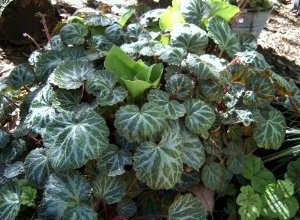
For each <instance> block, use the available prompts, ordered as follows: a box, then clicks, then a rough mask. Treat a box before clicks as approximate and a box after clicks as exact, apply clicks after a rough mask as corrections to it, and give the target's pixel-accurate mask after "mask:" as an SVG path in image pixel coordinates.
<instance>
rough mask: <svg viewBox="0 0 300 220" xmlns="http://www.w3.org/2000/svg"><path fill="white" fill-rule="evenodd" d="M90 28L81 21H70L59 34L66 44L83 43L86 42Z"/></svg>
mask: <svg viewBox="0 0 300 220" xmlns="http://www.w3.org/2000/svg"><path fill="white" fill-rule="evenodd" d="M87 34H88V29H87V28H86V27H85V26H84V25H82V24H79V23H69V24H66V25H64V26H63V27H62V29H61V30H60V33H59V36H60V38H61V40H62V41H63V42H64V43H66V44H73V45H81V44H84V41H85V38H84V37H85V36H86V35H87Z"/></svg>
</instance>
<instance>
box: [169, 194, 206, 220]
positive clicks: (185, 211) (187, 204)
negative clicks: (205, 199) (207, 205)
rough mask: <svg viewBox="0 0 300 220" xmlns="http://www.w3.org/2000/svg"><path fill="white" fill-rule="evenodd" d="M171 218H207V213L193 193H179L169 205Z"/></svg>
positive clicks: (189, 219)
mask: <svg viewBox="0 0 300 220" xmlns="http://www.w3.org/2000/svg"><path fill="white" fill-rule="evenodd" d="M168 219H169V220H205V219H207V213H206V211H205V209H204V207H203V205H202V204H201V202H200V200H199V199H198V198H196V197H194V196H193V195H192V194H191V193H188V194H185V195H179V196H177V198H176V199H175V201H174V202H173V203H172V205H171V206H170V207H169V217H168Z"/></svg>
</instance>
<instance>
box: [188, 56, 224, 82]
mask: <svg viewBox="0 0 300 220" xmlns="http://www.w3.org/2000/svg"><path fill="white" fill-rule="evenodd" d="M185 62H186V64H187V67H188V68H189V70H190V71H191V72H192V73H193V74H194V75H195V76H196V77H197V78H198V79H199V81H201V80H202V79H204V80H208V79H212V80H217V81H219V82H220V83H226V84H227V82H228V79H229V73H228V71H227V70H226V61H225V60H224V59H220V58H218V57H216V56H214V55H210V54H204V55H201V56H198V55H195V54H188V56H187V58H186V60H185Z"/></svg>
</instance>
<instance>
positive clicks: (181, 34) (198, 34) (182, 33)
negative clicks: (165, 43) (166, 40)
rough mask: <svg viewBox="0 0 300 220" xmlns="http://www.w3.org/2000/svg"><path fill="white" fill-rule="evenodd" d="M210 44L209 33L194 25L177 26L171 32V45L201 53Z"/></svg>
mask: <svg viewBox="0 0 300 220" xmlns="http://www.w3.org/2000/svg"><path fill="white" fill-rule="evenodd" d="M207 44H208V37H207V33H206V32H205V31H204V30H202V29H201V28H199V27H198V26H196V25H193V24H185V25H183V26H181V25H177V26H175V27H174V28H173V29H172V31H171V39H170V45H171V46H172V47H179V48H182V49H184V50H186V51H188V52H191V53H199V52H201V49H202V48H204V47H205V46H206V45H207Z"/></svg>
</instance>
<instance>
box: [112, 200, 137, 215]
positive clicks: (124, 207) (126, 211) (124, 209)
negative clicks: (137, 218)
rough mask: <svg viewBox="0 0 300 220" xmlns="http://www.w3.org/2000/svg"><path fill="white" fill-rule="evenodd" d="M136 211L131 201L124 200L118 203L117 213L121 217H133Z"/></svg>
mask: <svg viewBox="0 0 300 220" xmlns="http://www.w3.org/2000/svg"><path fill="white" fill-rule="evenodd" d="M136 211H137V207H136V204H135V202H134V201H133V200H131V199H128V198H127V199H126V198H125V199H124V200H122V201H121V202H119V203H118V206H117V213H118V215H120V216H122V217H125V218H129V217H131V216H133V215H134V214H135V213H136Z"/></svg>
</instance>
